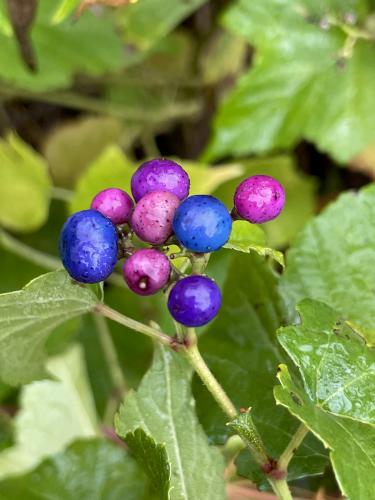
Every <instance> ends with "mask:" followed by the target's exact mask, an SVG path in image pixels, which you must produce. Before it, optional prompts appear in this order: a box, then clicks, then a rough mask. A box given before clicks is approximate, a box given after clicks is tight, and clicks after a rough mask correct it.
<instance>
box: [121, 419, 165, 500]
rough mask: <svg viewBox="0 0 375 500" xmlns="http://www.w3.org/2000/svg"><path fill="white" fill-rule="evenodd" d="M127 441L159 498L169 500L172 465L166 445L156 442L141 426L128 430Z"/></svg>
mask: <svg viewBox="0 0 375 500" xmlns="http://www.w3.org/2000/svg"><path fill="white" fill-rule="evenodd" d="M125 441H126V444H127V445H128V446H129V448H130V450H131V452H132V454H133V455H134V456H135V458H136V459H137V462H138V463H139V464H140V465H141V466H142V468H143V470H144V471H145V472H146V474H147V476H148V477H149V479H150V483H151V486H152V488H153V490H154V492H155V493H156V494H157V496H158V498H159V499H160V500H169V489H170V481H171V466H170V463H169V459H168V454H167V450H166V447H165V445H164V444H160V443H156V442H155V440H154V439H153V438H152V437H151V436H149V435H148V434H146V433H145V431H144V430H143V429H141V428H139V429H135V430H134V432H128V433H127V434H126V436H125Z"/></svg>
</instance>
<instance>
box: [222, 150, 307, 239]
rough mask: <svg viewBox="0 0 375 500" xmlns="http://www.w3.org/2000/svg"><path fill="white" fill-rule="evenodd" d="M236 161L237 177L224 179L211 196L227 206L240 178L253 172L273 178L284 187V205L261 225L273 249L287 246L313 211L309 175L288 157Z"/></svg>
mask: <svg viewBox="0 0 375 500" xmlns="http://www.w3.org/2000/svg"><path fill="white" fill-rule="evenodd" d="M238 164H239V165H241V167H242V172H241V173H240V174H239V176H238V177H236V178H234V177H233V179H232V180H228V181H226V182H224V183H223V184H222V185H221V186H220V187H219V188H218V189H216V190H215V192H214V195H215V196H217V197H218V198H219V199H220V200H222V201H223V202H224V203H226V204H227V206H228V207H231V206H233V195H234V192H235V190H236V188H237V186H238V184H239V183H240V182H241V181H242V180H243V179H245V178H246V177H249V176H251V175H257V174H265V175H270V176H272V177H275V179H277V180H278V181H279V182H281V184H282V185H283V187H284V189H285V194H286V204H285V207H284V210H283V211H282V212H281V214H280V215H279V216H278V217H277V218H276V219H275V220H272V221H270V222H267V223H266V224H262V229H264V231H265V232H266V234H267V241H268V244H269V245H270V246H272V247H276V248H277V247H283V246H285V245H288V244H289V243H290V241H291V240H292V239H293V238H294V236H295V235H296V234H297V233H298V231H299V230H300V229H302V227H303V226H304V225H305V223H306V220H307V219H309V218H310V217H311V216H312V215H313V213H314V205H315V200H314V191H315V182H314V180H313V178H312V177H308V176H306V175H303V174H301V172H299V171H298V170H297V168H296V166H295V164H294V162H293V160H292V159H291V158H290V157H288V156H279V157H271V158H257V159H254V160H241V161H240V162H239V163H238Z"/></svg>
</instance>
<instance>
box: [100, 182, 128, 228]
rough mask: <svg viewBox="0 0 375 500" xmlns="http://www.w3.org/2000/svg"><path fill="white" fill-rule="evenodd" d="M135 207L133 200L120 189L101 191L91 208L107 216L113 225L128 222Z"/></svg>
mask: <svg viewBox="0 0 375 500" xmlns="http://www.w3.org/2000/svg"><path fill="white" fill-rule="evenodd" d="M133 206H134V203H133V200H132V199H131V198H130V196H129V195H128V193H126V192H125V191H123V190H122V189H118V188H108V189H104V191H100V193H98V194H97V195H96V196H95V198H94V199H93V200H92V202H91V208H92V209H93V210H97V211H98V212H100V213H101V214H103V215H105V216H106V217H107V218H108V219H110V220H111V221H112V222H113V224H124V223H125V222H128V220H129V219H130V216H131V213H132V211H133Z"/></svg>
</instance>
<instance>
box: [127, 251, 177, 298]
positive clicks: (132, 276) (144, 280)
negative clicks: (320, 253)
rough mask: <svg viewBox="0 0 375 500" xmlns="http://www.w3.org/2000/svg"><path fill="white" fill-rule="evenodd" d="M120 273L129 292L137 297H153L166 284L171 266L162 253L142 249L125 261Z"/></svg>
mask: <svg viewBox="0 0 375 500" xmlns="http://www.w3.org/2000/svg"><path fill="white" fill-rule="evenodd" d="M122 272H123V275H124V279H125V281H126V283H127V285H128V287H129V288H130V290H133V292H135V293H137V294H138V295H153V294H154V293H156V292H158V291H159V290H161V289H162V288H163V287H164V286H165V285H166V284H167V283H168V280H169V276H170V274H171V265H170V263H169V260H168V258H167V257H166V256H165V255H164V254H163V253H161V252H159V251H158V250H154V249H152V248H144V249H141V250H137V251H136V252H135V253H133V255H131V256H130V257H129V258H128V259H126V261H125V262H124V265H123V268H122Z"/></svg>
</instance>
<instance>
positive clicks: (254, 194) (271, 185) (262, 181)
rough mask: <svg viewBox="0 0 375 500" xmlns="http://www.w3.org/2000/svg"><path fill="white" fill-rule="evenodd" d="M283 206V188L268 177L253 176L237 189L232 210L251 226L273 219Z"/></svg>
mask: <svg viewBox="0 0 375 500" xmlns="http://www.w3.org/2000/svg"><path fill="white" fill-rule="evenodd" d="M284 205H285V191H284V188H283V186H282V185H281V184H280V183H279V182H278V181H277V180H276V179H274V178H273V177H270V176H268V175H253V176H252V177H248V178H247V179H245V180H244V181H242V182H241V184H240V185H239V186H238V187H237V189H236V192H235V194H234V208H235V211H236V212H237V214H238V215H239V216H240V217H241V218H242V219H245V220H248V221H250V222H252V223H253V224H261V223H263V222H268V221H270V220H272V219H275V218H276V217H277V216H278V215H279V214H280V212H281V211H282V209H283V208H284Z"/></svg>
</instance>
